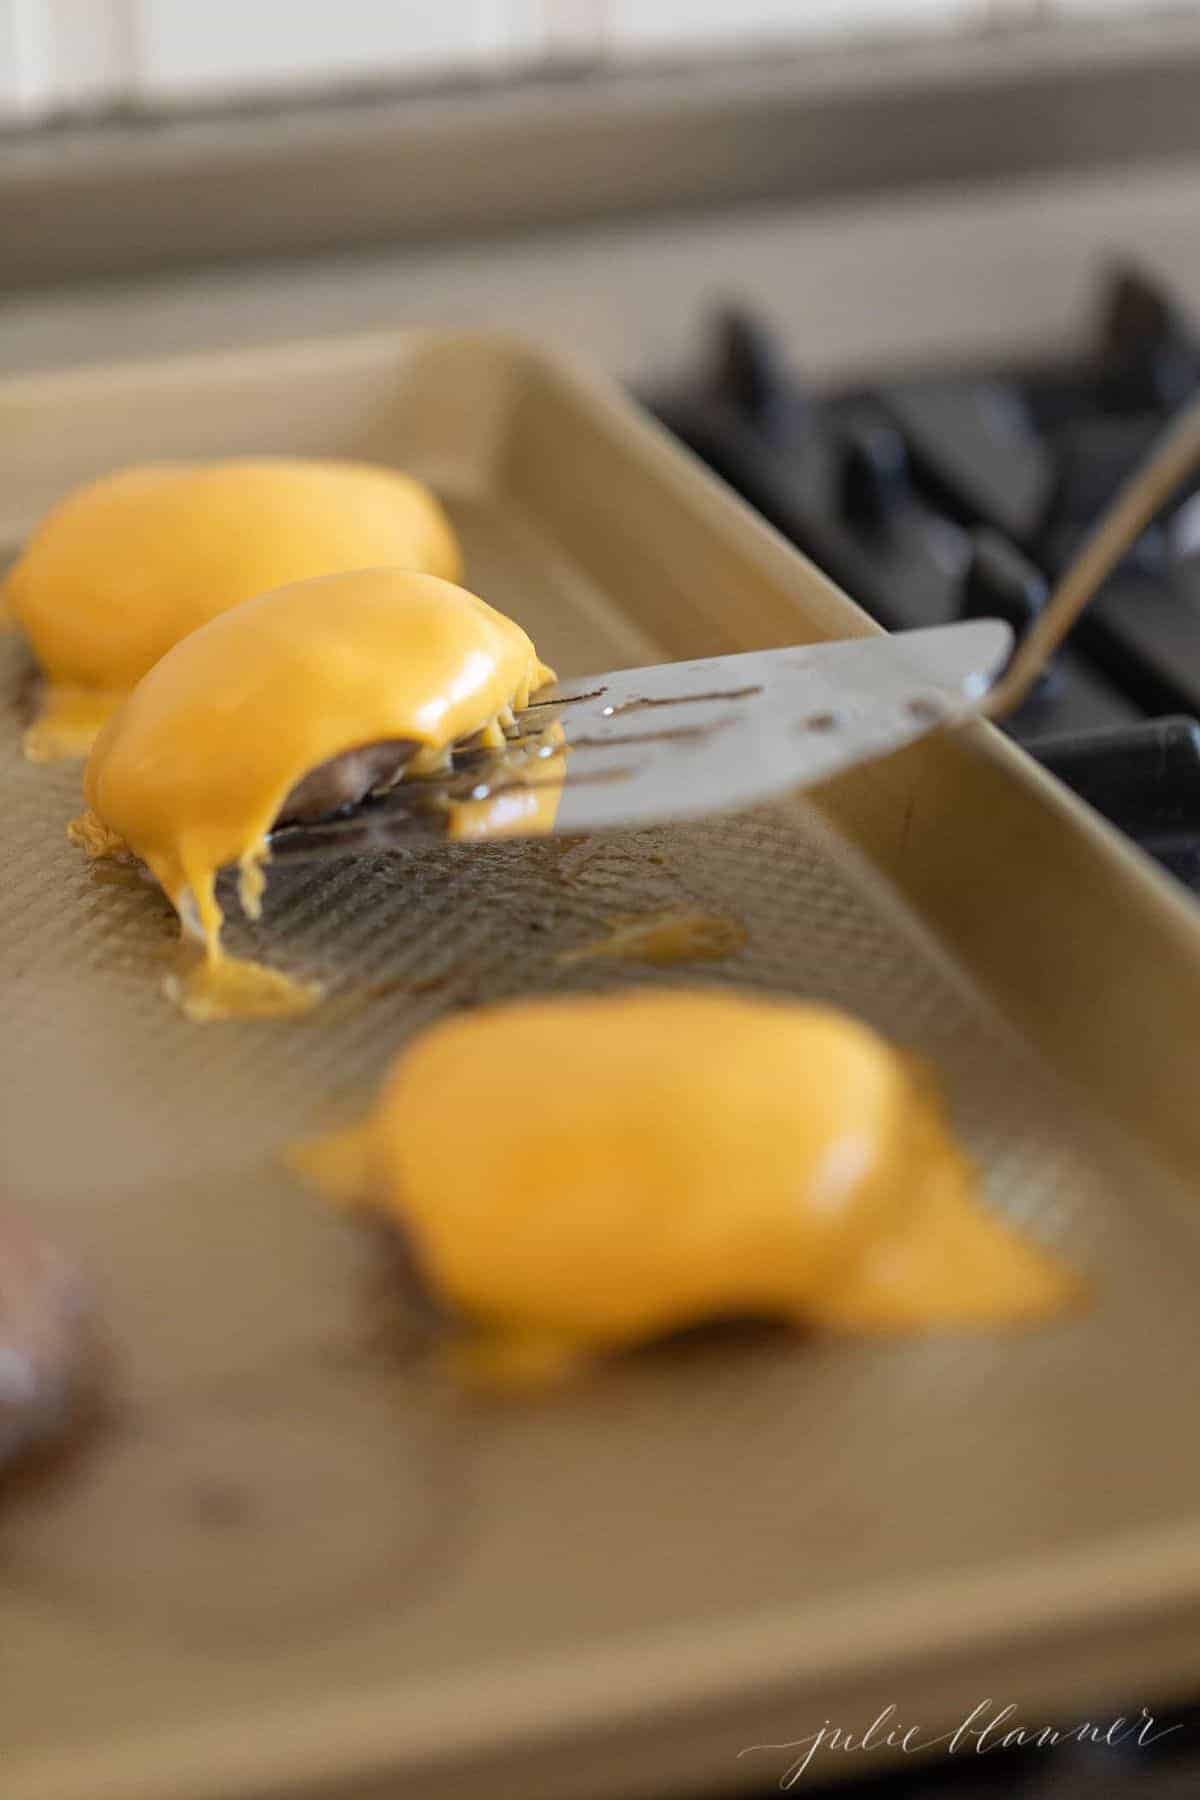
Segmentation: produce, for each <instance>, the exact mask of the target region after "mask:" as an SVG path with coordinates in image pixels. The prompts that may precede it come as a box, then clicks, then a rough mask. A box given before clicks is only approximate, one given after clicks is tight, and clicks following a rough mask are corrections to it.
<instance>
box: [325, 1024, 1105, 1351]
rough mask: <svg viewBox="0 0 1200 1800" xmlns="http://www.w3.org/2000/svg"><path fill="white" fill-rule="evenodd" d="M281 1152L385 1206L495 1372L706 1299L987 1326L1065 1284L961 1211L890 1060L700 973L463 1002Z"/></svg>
mask: <svg viewBox="0 0 1200 1800" xmlns="http://www.w3.org/2000/svg"><path fill="white" fill-rule="evenodd" d="M297 1162H298V1165H299V1166H300V1167H301V1169H302V1170H304V1171H305V1172H306V1173H307V1174H308V1175H309V1176H310V1178H312V1179H313V1180H314V1181H315V1182H316V1183H317V1184H318V1185H319V1186H320V1187H322V1188H323V1189H324V1190H325V1191H326V1192H327V1193H329V1194H331V1195H333V1196H335V1197H337V1198H339V1199H341V1200H343V1201H348V1202H355V1201H358V1202H365V1203H367V1204H369V1205H371V1206H373V1207H376V1208H380V1209H382V1210H384V1211H386V1212H390V1213H391V1214H393V1215H394V1216H395V1217H396V1218H398V1219H399V1220H400V1221H401V1222H402V1224H403V1226H404V1228H405V1230H406V1232H407V1233H408V1234H409V1236H410V1238H411V1241H412V1244H413V1248H414V1250H415V1253H416V1256H417V1259H418V1262H419V1263H420V1264H421V1266H423V1268H424V1270H425V1271H426V1273H427V1275H428V1278H429V1279H430V1281H431V1283H432V1284H433V1286H434V1288H435V1289H436V1290H437V1292H438V1293H439V1294H441V1295H442V1296H444V1297H445V1298H446V1299H447V1300H448V1301H449V1302H450V1303H451V1305H452V1306H453V1307H455V1308H456V1309H457V1310H458V1311H459V1312H460V1313H461V1314H462V1315H464V1316H465V1317H466V1318H467V1319H468V1320H470V1321H471V1322H473V1324H474V1325H475V1327H476V1329H477V1332H478V1333H481V1334H483V1340H484V1342H485V1343H486V1346H487V1347H486V1352H485V1356H484V1365H485V1370H486V1369H490V1370H491V1372H492V1373H500V1374H502V1375H503V1376H505V1377H507V1376H514V1375H515V1376H524V1375H527V1374H528V1375H544V1374H546V1373H547V1372H549V1371H550V1370H552V1369H554V1368H556V1367H558V1366H560V1365H562V1364H565V1363H567V1362H569V1361H570V1360H571V1359H572V1358H573V1357H574V1356H575V1355H577V1354H578V1353H579V1352H580V1351H581V1350H588V1349H591V1350H595V1349H603V1348H611V1347H615V1346H620V1345H624V1344H628V1343H632V1342H635V1341H637V1340H639V1339H644V1338H647V1337H650V1336H653V1335H656V1334H659V1333H662V1332H664V1331H667V1330H670V1329H672V1328H676V1327H680V1326H686V1325H690V1324H693V1323H695V1322H698V1321H700V1320H703V1319H706V1318H712V1317H716V1316H729V1315H734V1314H747V1315H761V1316H768V1317H772V1316H773V1317H782V1318H785V1319H791V1320H795V1321H820V1322H822V1323H824V1324H826V1325H830V1326H837V1327H845V1328H848V1329H854V1330H863V1329H879V1328H913V1327H919V1326H924V1325H935V1324H936V1325H993V1324H998V1323H1007V1322H1010V1321H1016V1320H1021V1319H1032V1318H1038V1317H1041V1316H1043V1315H1045V1314H1047V1313H1049V1312H1051V1311H1053V1310H1054V1309H1055V1308H1056V1307H1058V1306H1060V1305H1062V1304H1063V1303H1064V1302H1065V1301H1066V1300H1067V1299H1068V1298H1069V1296H1070V1295H1071V1293H1072V1291H1073V1283H1072V1281H1071V1280H1070V1278H1069V1277H1068V1276H1067V1275H1066V1274H1065V1273H1064V1272H1063V1271H1062V1270H1060V1269H1059V1267H1058V1266H1057V1264H1056V1263H1055V1262H1054V1261H1053V1260H1052V1259H1051V1258H1050V1257H1049V1256H1048V1255H1046V1254H1045V1253H1043V1252H1042V1251H1040V1250H1038V1249H1036V1248H1034V1247H1032V1246H1030V1245H1028V1244H1026V1243H1024V1242H1023V1241H1022V1240H1020V1239H1018V1238H1017V1237H1016V1236H1015V1235H1014V1234H1013V1233H1012V1232H1011V1231H1010V1230H1009V1229H1008V1228H1007V1227H1006V1226H1004V1225H1003V1224H1001V1223H1000V1221H999V1220H997V1219H996V1218H994V1217H993V1216H992V1215H991V1214H990V1213H988V1212H987V1211H986V1210H985V1209H984V1208H983V1207H982V1206H981V1204H980V1202H979V1199H978V1194H977V1185H978V1184H977V1180H976V1176H975V1173H974V1171H973V1169H972V1167H971V1165H970V1163H969V1162H968V1160H967V1158H966V1157H965V1156H964V1155H963V1153H962V1152H961V1151H960V1150H959V1149H958V1148H957V1146H956V1145H955V1143H954V1142H953V1139H952V1137H951V1135H950V1133H949V1130H948V1129H947V1126H946V1125H945V1123H944V1121H943V1119H942V1116H941V1113H940V1109H939V1106H938V1102H937V1099H936V1096H935V1095H934V1094H933V1093H932V1092H931V1091H930V1089H929V1085H928V1083H927V1082H925V1081H923V1080H921V1079H919V1078H915V1077H914V1074H913V1071H912V1069H911V1066H910V1064H909V1062H908V1060H907V1059H906V1058H904V1057H902V1056H900V1055H899V1054H898V1053H896V1052H895V1051H893V1050H892V1049H891V1048H890V1047H889V1046H888V1045H887V1044H886V1043H885V1042H884V1041H883V1040H882V1039H880V1038H878V1037H877V1036H875V1034H874V1033H873V1032H871V1031H869V1030H868V1029H867V1028H866V1027H865V1026H863V1025H860V1024H858V1023H856V1022H855V1021H854V1020H852V1019H850V1018H848V1017H846V1016H845V1015H844V1014H841V1013H839V1012H836V1011H834V1010H832V1009H830V1008H827V1007H822V1006H807V1005H795V1004H783V1003H775V1002H772V1001H764V1000H760V999H757V998H750V997H743V996H739V995H736V994H730V993H729V992H726V991H716V990H713V991H704V990H699V991H695V992H680V991H675V992H655V993H649V994H646V993H633V994H626V995H617V996H609V997H605V998H585V999H569V1000H551V1001H529V1002H518V1003H516V1004H513V1005H507V1006H502V1007H496V1008H493V1009H491V1010H484V1011H478V1012H472V1013H469V1014H465V1015H462V1016H459V1017H455V1018H452V1019H450V1020H448V1021H446V1022H444V1023H442V1024H441V1025H439V1026H437V1027H435V1028H434V1029H433V1030H432V1031H430V1032H429V1033H428V1034H427V1035H426V1036H425V1037H423V1038H421V1039H420V1040H419V1041H418V1042H417V1043H416V1044H415V1045H414V1046H413V1047H412V1048H411V1049H409V1050H408V1051H406V1052H405V1053H404V1054H403V1055H402V1056H401V1057H400V1059H399V1061H398V1062H397V1064H396V1065H395V1067H394V1068H393V1070H392V1072H391V1074H390V1076H389V1077H388V1079H387V1080H386V1082H385V1084H384V1087H383V1089H382V1092H381V1093H380V1095H379V1098H378V1101H377V1103H376V1105H375V1107H374V1109H373V1110H372V1112H371V1113H370V1115H369V1117H368V1118H367V1119H366V1121H365V1122H364V1123H363V1124H362V1125H360V1126H358V1127H356V1128H354V1129H353V1130H352V1131H350V1132H346V1133H340V1134H335V1135H332V1136H330V1137H327V1138H325V1139H322V1140H319V1141H317V1142H316V1143H314V1144H311V1145H308V1146H305V1147H302V1148H301V1150H300V1151H299V1152H298V1153H297ZM479 1341H480V1340H479V1339H478V1338H477V1339H476V1344H478V1342H479Z"/></svg>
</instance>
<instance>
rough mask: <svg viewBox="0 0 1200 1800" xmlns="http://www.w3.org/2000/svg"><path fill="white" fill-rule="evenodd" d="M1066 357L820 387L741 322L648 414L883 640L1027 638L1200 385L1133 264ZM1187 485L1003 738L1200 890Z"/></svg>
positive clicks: (721, 320) (1199, 668)
mask: <svg viewBox="0 0 1200 1800" xmlns="http://www.w3.org/2000/svg"><path fill="white" fill-rule="evenodd" d="M1101 300H1102V304H1101V309H1100V322H1099V329H1098V331H1097V333H1096V337H1095V342H1094V343H1093V344H1092V346H1091V347H1090V348H1089V349H1087V350H1086V351H1084V352H1083V353H1081V354H1080V355H1079V356H1078V357H1077V358H1076V359H1074V360H1073V361H1071V362H1066V363H1062V364H1059V365H1041V366H1037V367H1027V368H1005V369H999V370H997V369H976V368H972V369H966V370H955V371H944V370H943V371H937V372H934V373H931V374H927V375H916V376H914V375H908V376H905V377H904V378H903V379H900V380H888V379H886V378H882V379H879V380H874V381H870V382H864V383H859V384H858V385H856V386H854V387H846V388H838V389H833V390H829V391H825V392H818V391H815V390H813V389H811V388H809V387H808V386H807V385H806V384H805V382H804V381H803V379H802V377H801V376H800V375H799V374H798V373H797V372H796V371H794V370H793V369H792V368H790V367H789V366H788V364H787V361H786V359H785V358H784V357H783V355H782V354H781V352H780V350H779V348H778V346H777V344H776V343H775V342H774V341H773V339H772V337H771V334H770V333H769V332H768V331H767V330H766V329H765V327H764V326H763V325H762V324H761V323H760V322H759V321H758V320H756V319H754V318H753V317H751V316H750V315H748V314H747V313H745V312H741V311H726V312H724V313H722V314H721V315H720V316H719V317H718V318H717V319H716V320H715V322H714V326H713V329H712V333H711V337H712V343H711V354H710V356H709V359H708V362H707V365H706V367H705V368H704V369H703V370H701V371H700V372H699V373H698V374H697V375H696V376H695V377H694V378H693V379H691V380H688V381H686V382H684V383H681V384H679V385H678V386H676V387H675V388H673V389H672V390H671V391H669V392H660V393H657V394H654V395H651V396H650V402H651V405H652V406H653V408H654V410H655V411H656V412H657V413H658V415H659V416H660V418H661V419H662V420H663V421H664V422H665V423H666V424H667V425H668V426H670V427H671V429H672V430H674V431H675V432H676V433H677V435H678V436H680V437H681V438H682V439H683V440H684V441H685V442H686V443H687V444H688V445H689V446H690V447H691V448H692V449H693V450H694V451H696V452H697V453H698V454H699V455H700V456H702V457H703V458H704V460H705V461H706V462H708V463H709V464H711V466H712V467H713V468H714V469H716V470H717V471H718V473H720V474H721V475H722V476H723V477H724V478H725V479H726V480H727V481H729V482H730V483H731V484H732V485H733V486H734V487H735V488H737V489H738V490H739V491H740V492H741V493H742V494H744V495H745V496H746V498H747V499H748V500H750V501H751V502H752V503H753V504H754V505H755V506H757V507H758V509H759V510H760V511H761V512H762V513H763V514H764V515H765V516H766V517H767V518H768V519H770V520H771V522H772V523H773V524H774V525H775V526H776V527H777V528H778V529H780V530H781V531H783V532H784V533H785V535H786V536H788V537H789V538H791V539H792V540H793V541H794V542H795V543H796V544H798V545H799V547H800V548H801V549H802V550H804V551H805V553H806V554H807V555H808V556H810V557H811V558H812V560H813V561H814V562H815V563H817V565H818V566H819V567H821V568H823V569H824V570H825V571H826V572H827V573H828V574H829V575H831V576H832V577H833V579H834V580H835V581H837V582H838V583H839V584H840V585H841V586H842V587H844V588H845V589H846V590H847V592H848V593H850V594H852V595H853V596H854V598H855V599H856V600H858V601H859V602H860V604H862V605H863V606H864V607H866V609H867V610H868V611H869V612H870V613H872V614H873V615H874V617H876V618H877V619H878V620H879V621H880V622H881V623H882V624H884V625H887V626H889V627H891V628H893V629H902V628H907V627H913V626H922V625H934V624H942V623H945V622H947V621H949V620H952V619H956V618H969V617H975V616H983V615H989V614H990V615H999V616H1000V617H1002V618H1005V619H1007V620H1008V621H1009V622H1010V623H1011V624H1013V625H1014V626H1015V628H1016V629H1017V630H1018V632H1021V631H1023V630H1026V629H1028V627H1029V625H1030V624H1031V623H1032V621H1033V620H1034V619H1035V618H1036V617H1037V615H1038V613H1039V611H1040V609H1041V607H1042V605H1043V604H1044V602H1045V599H1046V596H1047V592H1048V589H1049V587H1050V585H1051V584H1052V582H1053V580H1054V579H1055V577H1056V576H1057V575H1058V574H1059V573H1060V571H1061V570H1062V569H1063V567H1064V566H1065V564H1066V561H1067V560H1068V559H1069V557H1070V556H1071V555H1072V554H1073V552H1074V551H1075V550H1076V548H1077V547H1078V545H1079V543H1080V541H1081V539H1082V537H1083V535H1084V534H1085V533H1086V532H1087V530H1088V529H1089V528H1090V526H1091V525H1092V524H1093V523H1094V522H1095V520H1096V519H1097V517H1098V516H1099V514H1100V513H1101V512H1102V511H1103V509H1104V508H1105V507H1106V506H1107V504H1108V503H1109V501H1110V500H1111V499H1112V498H1113V497H1114V495H1115V494H1116V492H1117V490H1118V488H1119V487H1120V486H1121V484H1122V483H1123V481H1124V480H1125V479H1126V477H1127V476H1128V475H1129V474H1130V473H1131V472H1132V471H1133V469H1134V468H1135V467H1136V466H1137V464H1138V463H1139V461H1140V460H1141V459H1142V458H1143V457H1144V456H1145V455H1146V453H1147V450H1148V449H1149V447H1150V445H1151V444H1152V443H1153V442H1154V441H1155V439H1156V438H1157V437H1158V436H1159V434H1160V433H1161V432H1162V430H1163V427H1164V425H1165V424H1166V422H1167V420H1168V419H1169V418H1170V417H1171V416H1172V415H1173V414H1174V413H1175V412H1176V411H1177V410H1178V408H1179V407H1180V406H1181V405H1182V404H1183V402H1185V401H1186V400H1187V399H1189V398H1190V397H1191V395H1192V394H1193V393H1194V392H1195V390H1196V388H1197V387H1198V386H1200V330H1198V329H1196V328H1195V327H1194V326H1193V325H1192V323H1191V321H1190V320H1189V319H1188V318H1187V317H1186V315H1185V314H1184V312H1183V311H1182V309H1181V308H1180V307H1179V306H1178V305H1176V304H1175V303H1174V302H1173V301H1172V300H1171V299H1169V298H1168V297H1167V296H1165V295H1164V294H1163V293H1162V292H1161V291H1160V290H1159V289H1158V287H1157V286H1156V285H1155V284H1154V282H1153V281H1152V280H1150V279H1149V278H1147V276H1145V275H1144V274H1143V273H1141V272H1140V271H1138V270H1136V269H1132V268H1118V269H1114V270H1113V271H1111V272H1110V274H1109V275H1108V277H1107V278H1106V282H1105V286H1104V291H1103V294H1102V296H1101ZM1198 719H1200V477H1197V479H1196V481H1195V482H1193V483H1192V484H1190V485H1188V486H1185V488H1184V489H1183V490H1182V491H1181V492H1180V493H1179V494H1177V495H1176V497H1175V498H1174V500H1173V501H1172V502H1171V504H1170V506H1169V507H1168V508H1167V509H1165V510H1164V512H1163V514H1161V515H1160V516H1159V518H1158V519H1157V520H1156V521H1155V522H1154V524H1153V525H1152V526H1151V527H1150V528H1149V529H1148V530H1147V531H1146V532H1144V533H1143V535H1142V537H1141V538H1140V539H1139V540H1138V542H1137V544H1136V545H1135V546H1134V548H1133V550H1132V551H1131V552H1130V554H1129V555H1128V556H1127V557H1126V558H1125V560H1124V561H1123V563H1122V564H1121V565H1120V567H1119V568H1118V569H1117V570H1116V571H1115V572H1114V574H1113V575H1112V576H1111V577H1110V579H1109V581H1108V582H1107V583H1106V584H1105V585H1104V587H1103V589H1102V590H1101V592H1100V594H1099V595H1098V596H1097V597H1096V599H1095V600H1094V601H1093V603H1092V605H1091V607H1090V608H1089V610H1088V612H1087V613H1086V614H1085V616H1084V618H1083V619H1082V620H1081V621H1080V622H1079V624H1078V625H1077V627H1076V628H1075V630H1074V632H1073V633H1072V635H1071V637H1070V639H1069V641H1068V643H1067V644H1066V645H1065V646H1064V648H1063V649H1062V650H1061V651H1060V652H1059V654H1058V656H1057V657H1056V658H1055V660H1054V663H1053V665H1052V666H1051V668H1050V669H1049V670H1048V672H1047V674H1046V676H1045V677H1044V678H1043V680H1042V681H1041V683H1040V684H1039V686H1038V688H1037V689H1036V691H1035V692H1034V693H1033V694H1032V695H1031V696H1030V698H1029V699H1028V700H1027V701H1026V703H1025V704H1024V705H1023V706H1022V707H1021V709H1020V711H1019V713H1017V714H1016V715H1015V716H1014V718H1013V719H1011V720H1010V721H1009V724H1008V729H1010V730H1011V731H1012V733H1013V735H1014V736H1016V737H1017V738H1018V739H1019V740H1020V741H1021V742H1022V743H1024V744H1025V746H1026V747H1027V748H1028V749H1029V750H1030V751H1031V752H1032V753H1033V754H1034V755H1036V756H1038V757H1039V758H1040V760H1042V761H1043V762H1044V763H1045V764H1046V766H1047V767H1049V768H1051V769H1052V770H1053V771H1054V772H1055V773H1056V774H1058V775H1059V776H1060V778H1061V779H1063V780H1064V781H1066V782H1068V783H1069V784H1070V785H1071V786H1072V787H1074V788H1075V789H1076V791H1077V792H1079V793H1080V794H1082V795H1083V797H1084V798H1086V799H1087V800H1088V801H1089V802H1090V803H1091V804H1092V805H1094V806H1095V807H1096V808H1097V809H1098V810H1099V811H1101V812H1103V813H1105V814H1106V815H1107V816H1108V817H1109V818H1111V819H1112V820H1113V822H1114V823H1115V824H1117V825H1119V826H1120V827H1121V829H1123V830H1125V831H1126V832H1128V833H1129V834H1130V835H1131V836H1132V837H1134V838H1135V839H1136V840H1137V841H1138V842H1139V843H1140V844H1142V845H1143V847H1144V848H1145V849H1147V850H1148V851H1149V852H1150V853H1151V854H1152V855H1154V856H1156V857H1157V858H1158V859H1159V861H1160V862H1162V863H1163V864H1164V865H1165V866H1166V867H1167V868H1169V869H1170V870H1171V871H1172V872H1173V873H1174V874H1175V875H1176V876H1178V877H1179V878H1180V879H1181V880H1182V881H1184V882H1186V883H1187V884H1188V885H1189V886H1191V887H1193V888H1195V889H1197V890H1198V891H1200V725H1198V724H1197V720H1198Z"/></svg>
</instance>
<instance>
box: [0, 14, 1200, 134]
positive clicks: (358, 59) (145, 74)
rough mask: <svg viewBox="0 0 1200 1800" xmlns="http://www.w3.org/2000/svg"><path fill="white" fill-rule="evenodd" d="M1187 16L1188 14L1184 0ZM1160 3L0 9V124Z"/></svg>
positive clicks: (689, 53) (977, 23) (893, 33)
mask: <svg viewBox="0 0 1200 1800" xmlns="http://www.w3.org/2000/svg"><path fill="white" fill-rule="evenodd" d="M1179 3H1180V4H1185V5H1194V4H1195V3H1196V0H1179ZM1154 4H1155V0H332V3H331V0H0V122H4V123H7V124H12V123H14V122H15V123H20V122H22V121H34V120H36V119H38V118H40V117H44V116H46V115H47V114H55V113H59V112H63V111H68V112H69V111H94V110H96V109H97V108H98V107H101V106H103V105H104V104H106V103H107V104H113V103H118V102H125V103H130V102H132V103H134V104H136V105H140V106H148V107H156V106H157V107H171V106H176V105H187V104H191V103H196V102H201V103H203V102H209V103H211V102H213V101H220V100H222V99H226V98H229V99H237V98H240V97H243V96H244V97H253V96H255V95H260V94H267V95H270V94H279V93H283V92H306V91H307V92H312V91H319V90H321V89H324V88H337V87H339V86H345V85H346V84H347V83H351V82H359V83H361V82H364V81H367V82H370V81H378V82H380V83H388V82H396V81H403V80H406V79H411V80H413V81H414V82H421V81H429V80H431V79H435V78H437V77H441V76H446V75H464V74H466V75H489V74H502V73H506V72H511V71H512V70H513V69H514V68H522V67H524V68H528V67H537V66H539V65H542V64H545V63H550V62H553V61H555V60H568V61H576V62H578V61H583V62H589V61H590V62H603V61H605V60H609V61H613V62H619V63H625V62H629V61H634V60H638V59H641V58H643V57H660V58H661V57H664V56H668V57H669V56H672V55H684V54H686V55H695V54H697V53H703V52H705V51H708V50H713V51H719V50H729V49H730V48H733V47H744V48H747V49H750V48H753V47H755V46H756V45H771V44H775V43H799V44H803V43H806V42H811V41H812V40H813V39H814V38H818V37H823V38H830V37H832V38H843V39H844V38H845V37H846V36H848V35H853V34H855V33H859V34H862V33H871V34H877V35H885V34H886V35H888V36H894V35H896V34H898V33H903V32H906V31H921V32H928V31H930V30H949V29H962V28H970V27H972V26H980V25H995V24H996V23H997V22H1003V21H1004V19H1005V18H1009V19H1011V20H1013V21H1018V20H1024V21H1027V20H1029V19H1030V18H1031V17H1032V18H1037V17H1042V16H1045V17H1050V16H1052V15H1055V14H1061V15H1068V16H1070V15H1074V16H1076V17H1085V18H1086V17H1087V16H1088V15H1110V16H1111V15H1112V14H1113V13H1114V12H1116V11H1122V12H1135V11H1146V10H1150V9H1151V7H1152V6H1153V5H1154Z"/></svg>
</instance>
